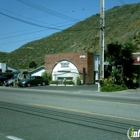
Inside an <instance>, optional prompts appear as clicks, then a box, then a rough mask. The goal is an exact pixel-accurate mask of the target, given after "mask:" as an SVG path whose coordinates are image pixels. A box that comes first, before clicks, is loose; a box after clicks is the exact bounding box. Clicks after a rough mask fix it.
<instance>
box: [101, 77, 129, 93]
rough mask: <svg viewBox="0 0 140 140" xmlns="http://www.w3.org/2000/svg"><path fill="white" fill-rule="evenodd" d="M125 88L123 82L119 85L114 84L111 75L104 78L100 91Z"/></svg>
mask: <svg viewBox="0 0 140 140" xmlns="http://www.w3.org/2000/svg"><path fill="white" fill-rule="evenodd" d="M126 89H127V87H126V86H125V85H124V84H121V85H117V84H114V82H113V80H112V78H111V77H109V78H108V79H104V80H103V81H102V84H101V91H102V92H113V91H121V90H126Z"/></svg>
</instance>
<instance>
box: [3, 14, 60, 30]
mask: <svg viewBox="0 0 140 140" xmlns="http://www.w3.org/2000/svg"><path fill="white" fill-rule="evenodd" d="M0 14H1V15H3V16H6V17H9V18H11V19H14V20H17V21H20V22H23V23H26V24H30V25H33V26H37V27H41V28H47V29H53V30H62V29H58V28H54V27H48V26H44V25H39V24H37V23H33V22H30V21H25V20H23V19H19V18H17V17H13V16H10V15H7V14H5V13H3V12H0Z"/></svg>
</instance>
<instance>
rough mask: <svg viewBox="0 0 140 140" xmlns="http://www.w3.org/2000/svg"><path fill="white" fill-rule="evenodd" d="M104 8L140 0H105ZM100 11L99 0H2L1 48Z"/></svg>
mask: <svg viewBox="0 0 140 140" xmlns="http://www.w3.org/2000/svg"><path fill="white" fill-rule="evenodd" d="M104 1H105V10H108V9H111V8H113V7H114V6H121V5H124V4H131V3H138V2H140V0H104ZM99 12H100V0H0V51H1V52H12V51H14V50H16V49H18V48H19V47H21V46H22V45H24V44H26V43H28V42H30V41H33V40H37V39H41V38H43V37H46V36H49V35H51V34H53V33H56V32H60V31H61V30H63V29H66V28H68V27H70V26H72V25H74V24H76V23H77V22H79V21H82V20H84V19H86V18H88V17H91V16H92V15H94V14H96V13H99Z"/></svg>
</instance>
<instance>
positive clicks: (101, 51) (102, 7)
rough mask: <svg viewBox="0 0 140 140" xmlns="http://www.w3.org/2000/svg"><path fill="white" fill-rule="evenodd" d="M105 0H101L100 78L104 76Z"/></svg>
mask: <svg viewBox="0 0 140 140" xmlns="http://www.w3.org/2000/svg"><path fill="white" fill-rule="evenodd" d="M104 9H105V8H104V0H100V49H99V50H100V67H99V68H100V72H99V76H100V77H99V78H100V80H101V79H103V78H104V27H105V14H104V11H105V10H104ZM98 85H99V86H98V91H100V83H99V84H98Z"/></svg>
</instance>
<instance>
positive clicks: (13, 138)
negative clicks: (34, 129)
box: [6, 136, 23, 140]
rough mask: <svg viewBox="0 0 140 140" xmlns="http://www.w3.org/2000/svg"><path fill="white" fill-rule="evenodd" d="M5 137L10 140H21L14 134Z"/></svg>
mask: <svg viewBox="0 0 140 140" xmlns="http://www.w3.org/2000/svg"><path fill="white" fill-rule="evenodd" d="M6 138H8V139H10V140H23V139H21V138H17V137H15V136H6Z"/></svg>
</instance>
